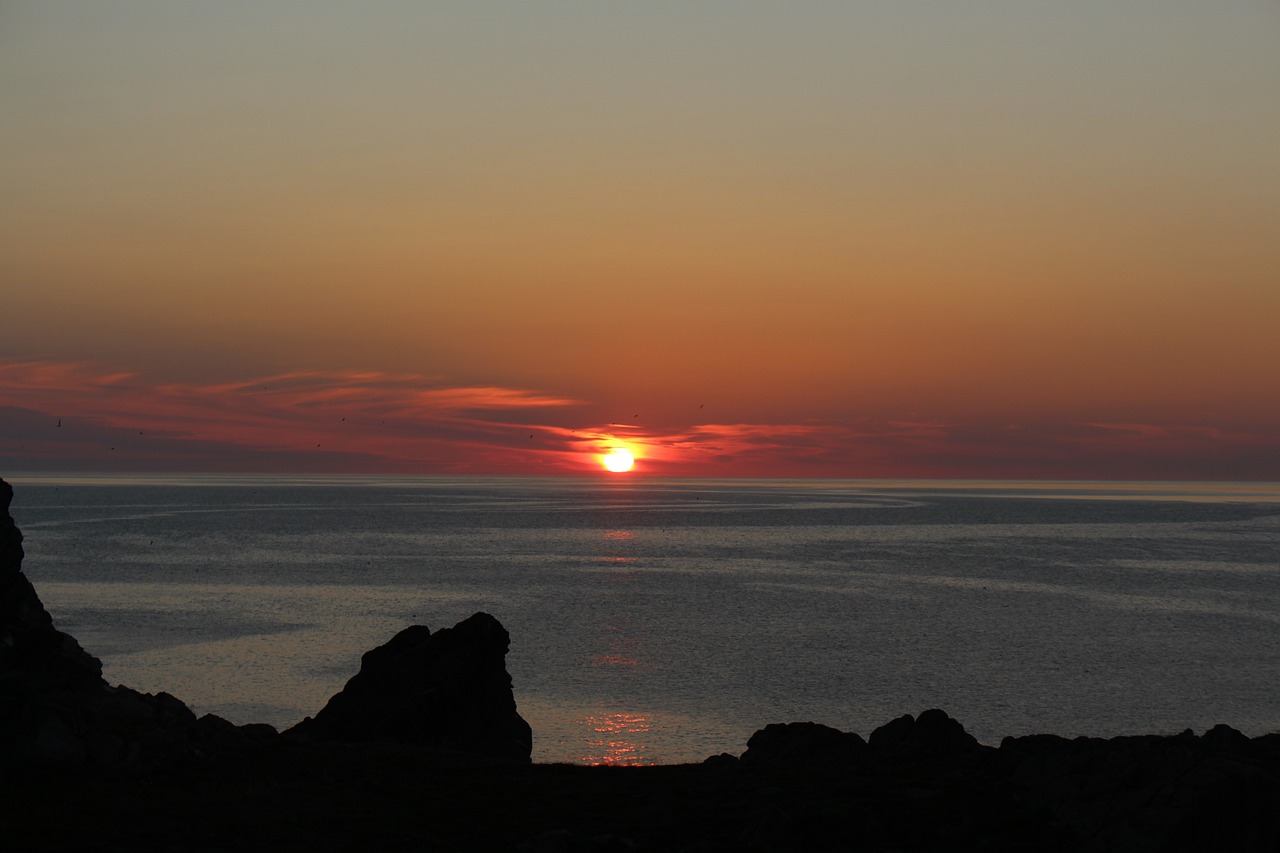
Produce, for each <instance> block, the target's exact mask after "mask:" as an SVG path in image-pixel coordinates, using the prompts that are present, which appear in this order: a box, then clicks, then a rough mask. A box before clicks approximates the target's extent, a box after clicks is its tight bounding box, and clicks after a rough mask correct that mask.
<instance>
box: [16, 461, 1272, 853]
mask: <svg viewBox="0 0 1280 853" xmlns="http://www.w3.org/2000/svg"><path fill="white" fill-rule="evenodd" d="M11 498H12V489H11V488H10V487H9V485H8V484H7V483H4V481H3V480H0V509H3V515H0V802H3V804H4V807H3V808H4V811H3V815H4V824H3V826H4V829H3V838H4V844H5V849H9V850H68V851H69V850H101V851H115V850H122V851H123V850H130V851H134V850H188V851H205V850H246V849H247V850H268V849H270V850H356V849H360V850H370V849H374V850H510V851H528V853H538V851H547V853H551V851H577V850H599V851H667V850H673V851H674V850H687V851H729V850H757V851H791V850H797V851H798V850H806V851H808V850H884V851H889V850H895V851H905V850H968V849H984V850H1064V851H1065V850H1134V851H1141V850H1153V851H1154V850H1161V851H1163V850H1170V851H1175V850H1186V851H1191V850H1248V851H1253V850H1258V851H1277V850H1280V734H1268V735H1263V736H1260V737H1255V738H1249V737H1246V736H1245V735H1243V734H1241V733H1240V732H1238V731H1236V730H1234V729H1232V728H1230V727H1228V726H1225V725H1219V726H1216V727H1214V728H1213V729H1210V730H1209V731H1207V732H1204V733H1203V734H1200V735H1197V734H1195V733H1193V732H1191V731H1187V732H1183V733H1181V734H1178V735H1168V736H1159V735H1148V736H1135V737H1116V738H1109V739H1103V738H1074V739H1066V738H1061V737H1057V736H1054V735H1034V736H1028V737H1019V738H1005V739H1004V741H1003V742H1002V743H1001V744H1000V746H999V747H998V748H996V747H989V746H984V745H982V744H979V743H978V742H977V741H976V740H975V739H974V738H973V737H972V736H970V735H969V734H968V733H967V732H966V731H965V730H964V727H963V726H962V725H961V724H960V723H959V722H957V721H956V720H954V719H952V718H950V717H949V716H948V715H947V714H946V713H944V712H943V711H941V710H937V709H933V710H928V711H925V712H923V713H921V714H919V715H918V716H912V715H904V716H902V717H899V718H898V719H896V720H892V721H889V722H887V723H886V724H885V725H883V726H881V727H880V728H878V729H876V730H875V731H873V732H871V733H870V735H869V736H868V737H867V738H865V739H864V738H863V737H861V736H860V735H858V734H854V733H849V732H840V731H837V730H835V729H832V728H829V727H827V726H823V725H819V724H816V723H811V722H801V723H789V724H774V725H769V726H766V727H765V728H763V729H761V730H760V731H757V732H756V733H755V734H753V735H751V737H750V738H749V739H748V740H747V742H746V749H745V751H744V752H743V753H742V754H741V755H737V756H735V755H728V754H726V755H720V756H713V757H710V758H708V759H707V760H706V761H704V762H702V763H701V764H687V765H673V766H656V767H582V766H573V765H538V764H532V763H530V760H529V756H530V753H531V748H532V734H531V732H530V730H529V726H528V724H527V723H525V721H524V720H523V719H521V718H520V716H519V714H518V713H517V710H516V703H515V699H514V694H513V692H512V685H511V678H510V676H509V675H508V674H507V671H506V667H505V656H506V653H507V648H508V645H509V637H508V635H507V632H506V630H505V629H504V628H503V627H502V625H501V624H500V623H499V622H498V620H497V619H495V618H494V617H492V616H490V615H488V614H476V615H475V616H473V617H471V618H469V619H467V620H464V621H463V622H461V623H459V624H458V625H456V626H454V627H453V628H448V629H442V630H438V631H435V632H432V631H431V630H429V629H428V628H426V627H425V626H411V627H409V628H406V629H405V630H404V631H402V632H400V633H399V634H397V635H396V636H395V637H394V638H392V639H391V640H390V641H389V642H388V643H386V644H384V645H383V646H380V647H378V648H377V649H373V650H371V651H370V652H367V653H366V654H365V655H364V657H363V659H362V662H361V668H360V672H359V673H357V674H356V675H355V676H354V677H353V678H352V679H351V680H350V681H349V682H348V683H347V685H346V687H345V688H344V689H343V691H342V692H340V693H338V694H337V695H335V696H334V697H333V698H332V699H331V700H330V701H329V703H328V704H327V705H326V706H325V708H323V709H322V710H320V711H319V712H318V713H317V714H316V715H315V717H313V718H308V719H307V720H304V721H303V722H302V723H300V724H298V725H297V726H295V727H293V728H292V729H289V730H287V731H285V732H277V731H276V730H275V729H274V728H272V727H270V726H266V725H247V726H236V725H233V724H232V723H230V722H227V721H226V720H222V719H220V718H218V717H216V716H213V715H205V716H203V717H199V718H197V717H196V716H195V715H194V714H193V713H192V712H191V711H190V710H189V709H188V708H187V707H186V706H185V705H184V704H183V703H182V702H181V701H179V700H178V699H176V698H174V697H172V696H169V695H167V694H164V693H161V694H157V695H151V694H144V693H139V692H137V691H134V690H131V689H129V688H127V687H122V686H111V685H108V684H107V683H106V681H105V680H103V678H102V665H101V663H100V662H99V661H98V660H97V659H96V658H94V657H93V656H92V655H90V654H88V653H87V652H85V651H84V650H83V649H81V648H80V645H79V643H78V642H77V641H76V640H75V639H74V638H73V637H71V636H69V635H67V634H65V633H62V632H60V631H58V630H57V629H56V628H55V627H54V624H53V620H52V618H51V617H50V615H49V614H48V612H47V611H46V610H45V609H44V607H43V605H42V604H41V602H40V600H39V597H38V595H37V594H36V591H35V589H34V588H33V587H32V585H31V583H30V582H29V580H28V579H27V578H26V576H25V575H24V574H23V573H22V571H21V563H22V559H23V556H24V555H23V547H22V541H23V539H22V534H21V532H20V531H18V529H17V527H16V526H15V525H14V523H13V519H12V518H11V517H10V516H9V513H8V507H9V504H10V500H11Z"/></svg>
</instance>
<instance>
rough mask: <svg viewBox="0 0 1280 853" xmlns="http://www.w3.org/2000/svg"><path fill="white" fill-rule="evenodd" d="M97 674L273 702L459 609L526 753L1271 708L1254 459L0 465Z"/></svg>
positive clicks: (1267, 522)
mask: <svg viewBox="0 0 1280 853" xmlns="http://www.w3.org/2000/svg"><path fill="white" fill-rule="evenodd" d="M6 479H8V480H9V481H10V482H11V483H13V484H14V486H15V489H16V497H15V501H14V505H13V507H12V509H11V512H12V514H13V516H14V517H15V519H16V520H17V522H18V525H19V527H21V528H22V530H23V532H24V534H25V536H26V550H27V559H26V562H25V569H26V571H27V573H28V575H29V576H30V577H31V579H32V581H33V582H34V583H35V585H36V588H37V591H38V592H39V593H40V595H41V597H42V599H43V600H44V602H45V605H46V607H47V608H48V610H49V611H50V612H51V613H52V614H53V616H54V620H55V622H56V623H57V624H58V626H59V627H60V628H62V629H63V630H66V631H69V632H70V633H72V634H74V635H75V636H76V637H77V638H78V639H79V640H80V642H81V644H82V645H83V646H84V647H85V648H86V649H87V650H89V651H90V652H91V653H93V654H95V655H97V656H98V657H100V658H102V660H103V662H104V664H105V669H106V672H105V674H106V676H107V678H108V680H110V681H112V682H115V683H123V684H128V685H129V686H131V687H134V688H137V689H140V690H145V691H149V692H155V691H159V690H165V691H168V692H170V693H173V694H174V695H176V696H178V697H179V698H181V699H183V700H184V701H186V702H187V703H188V704H189V705H191V706H192V708H193V709H194V710H196V711H197V712H198V713H204V712H213V713H216V714H219V715H221V716H223V717H226V718H228V719H230V720H233V721H235V722H240V723H244V722H268V723H272V724H274V725H276V726H279V727H285V726H288V725H291V724H293V723H295V722H297V721H298V720H299V719H301V718H302V717H303V716H305V715H307V714H313V713H315V712H316V711H317V710H318V709H319V708H320V707H322V706H323V704H324V702H325V701H326V700H327V699H328V697H329V696H330V695H331V694H333V693H334V692H336V691H337V690H338V689H340V688H341V687H342V685H343V684H344V683H345V682H346V680H347V679H348V678H349V677H350V676H351V675H352V674H354V673H355V671H356V670H357V668H358V666H359V659H360V655H361V653H362V652H364V651H366V650H367V649H369V648H372V647H373V646H375V645H378V644H380V643H383V642H385V641H386V640H387V639H389V638H390V637H391V636H392V635H393V634H394V633H395V632H396V631H398V630H400V629H401V628H403V627H404V626H406V625H408V624H411V623H420V624H426V625H429V626H430V627H431V628H432V629H433V630H434V629H437V628H442V627H448V626H451V625H453V624H455V623H456V622H458V621H460V620H462V619H464V618H466V617H467V616H469V615H470V614H472V613H474V612H476V611H478V610H484V611H488V612H489V613H492V614H494V615H495V616H497V617H498V618H499V619H500V620H501V621H502V622H503V624H504V625H506V626H507V628H508V630H509V631H510V632H511V636H512V644H511V652H510V655H509V656H508V659H507V663H508V669H509V670H510V671H511V674H512V676H513V680H514V686H515V694H516V701H517V704H518V705H519V709H520V712H521V714H523V715H524V717H525V718H526V719H527V720H528V721H529V722H530V724H531V725H532V726H533V730H534V738H535V741H534V759H535V760H536V761H544V762H545V761H571V762H618V763H626V762H645V763H648V762H658V763H674V762H681V761H699V760H701V759H703V758H705V757H706V756H708V755H712V754H715V753H719V752H733V753H739V752H741V751H742V750H743V749H744V748H745V744H746V740H747V738H748V737H749V736H750V734H751V733H752V732H753V731H754V730H755V729H757V728H759V727H761V726H763V725H765V724H766V723H770V722H785V721H792V720H814V721H817V722H822V723H826V724H829V725H833V726H836V727H838V728H842V729H845V730H849V731H857V732H859V733H861V734H863V735H866V734H867V733H869V732H870V730H871V729H872V728H874V727H876V726H878V725H880V724H882V723H884V722H886V721H887V720H889V719H891V718H893V717H895V716H898V715H900V714H903V713H919V712H920V711H922V710H924V709H926V708H930V707H941V708H944V709H946V710H947V711H948V712H949V713H951V714H952V715H953V716H955V717H957V718H958V719H960V720H961V721H962V722H963V723H964V724H965V725H966V727H967V728H968V729H969V730H970V731H971V732H973V733H974V734H975V735H976V736H977V737H978V738H979V739H980V740H983V741H985V742H989V743H994V742H997V741H998V739H999V738H1000V737H1001V736H1003V735H1006V734H1026V733H1031V732H1041V731H1053V732H1057V733H1060V734H1065V735H1075V734H1094V735H1113V734H1124V733H1138V732H1173V731H1179V730H1181V729H1184V728H1188V727H1190V728H1194V729H1196V730H1197V731H1199V730H1202V729H1205V728H1208V727H1209V726H1211V725H1213V724H1214V723H1218V722H1226V723H1230V724H1231V725H1234V726H1236V727H1237V728H1240V729H1241V730H1243V731H1244V732H1246V733H1247V734H1261V733H1263V732H1268V731H1277V730H1280V690H1278V689H1277V686H1276V685H1277V675H1278V674H1280V487H1276V486H1272V485H1237V486H1233V485H1221V486H1205V485H1196V486H1179V485H1167V484H1165V485H1152V484H1128V485H1118V486H1117V485H1113V486H1103V485H1100V484H1071V485H1068V484H1059V485H1056V486H1054V485H1044V484H1041V485H1036V486H1031V485H1027V484H1021V485H1019V484H999V483H918V482H917V483H912V482H900V483H869V482H819V481H785V482H783V481H715V482H709V481H669V482H658V481H653V480H642V479H632V478H627V477H619V478H615V479H590V480H587V479H583V480H573V479H545V480H539V479H434V478H432V479H386V480H372V479H353V478H307V479H302V478H292V479H290V478H265V477H258V478H253V477H239V478H225V477H224V478H216V477H204V478H200V477H186V478H180V479H178V478H169V479H163V478H146V477H137V478H118V477H117V478H107V477H103V478H84V477H81V478H76V477H65V476H59V477H38V476H25V477H24V476H11V477H7V478H6Z"/></svg>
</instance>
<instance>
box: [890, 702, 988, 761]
mask: <svg viewBox="0 0 1280 853" xmlns="http://www.w3.org/2000/svg"><path fill="white" fill-rule="evenodd" d="M867 746H868V748H869V750H870V752H871V754H872V755H874V756H875V757H877V758H887V759H894V760H899V759H908V760H915V759H922V760H932V759H942V758H957V757H960V756H964V755H971V754H975V753H978V752H980V751H982V750H983V749H985V747H983V746H982V745H981V744H980V743H978V740H977V738H975V737H974V736H973V735H971V734H969V733H968V732H966V731H965V730H964V726H963V725H961V724H960V722H959V721H958V720H955V719H953V718H951V717H949V716H947V713H946V712H945V711H941V710H939V709H937V708H933V709H930V710H928V711H925V712H924V713H922V714H921V715H920V716H919V717H912V716H911V715H910V714H903V715H902V716H901V717H898V718H897V719H896V720H891V721H890V722H888V723H885V724H884V725H883V726H881V727H880V728H878V729H876V730H875V731H873V732H872V733H871V737H870V738H868V739H867Z"/></svg>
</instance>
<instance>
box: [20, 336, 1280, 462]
mask: <svg viewBox="0 0 1280 853" xmlns="http://www.w3.org/2000/svg"><path fill="white" fill-rule="evenodd" d="M596 411H597V407H595V406H594V405H593V404H592V402H591V401H587V400H580V399H577V398H574V397H570V396H565V395H559V394H555V393H550V392H545V391H540V390H535V389H526V388H511V387H505V386H500V385H459V384H452V383H449V382H448V381H446V380H444V379H442V378H441V377H432V376H425V375H418V374H391V373H380V372H371V371H335V372H323V371H306V372H294V373H286V374H278V375H272V376H266V377H260V378H256V379H251V380H244V381H237V382H224V383H210V384H196V383H175V382H157V381H150V380H148V379H147V378H146V377H144V376H142V375H140V374H136V373H131V372H125V371H120V370H116V369H112V368H109V367H103V366H101V365H95V364H91V363H83V362H80V363H57V362H37V361H0V464H2V465H4V466H8V467H11V468H22V469H26V470H33V469H39V468H48V469H57V470H118V471H124V470H173V471H181V470H214V471H222V470H236V471H297V472H317V473H320V472H368V473H394V472H400V473H468V472H469V473H493V474H503V473H505V474H536V473H544V474H563V473H588V472H599V471H600V470H601V468H600V464H599V456H600V455H601V454H603V453H606V452H608V451H609V450H610V449H613V448H615V447H624V448H626V449H628V450H630V451H631V452H632V453H633V454H634V455H635V457H636V459H637V464H636V471H637V472H638V473H643V474H649V475H662V476H711V477H724V476H760V477H764V476H784V477H786V476H790V477H849V478H874V477H962V478H987V479H995V478H1031V479H1034V478H1053V479H1201V480H1203V479H1222V480H1280V436H1278V435H1277V434H1276V433H1274V432H1267V431H1265V430H1263V431H1253V432H1250V431H1244V430H1236V431H1232V430H1228V429H1226V428H1224V427H1211V426H1198V425H1176V424H1175V425H1160V424H1143V423H1108V422H1091V423H1035V424H1016V423H943V422H929V421H919V420H881V421H874V420H871V419H862V420H858V421H856V422H853V423H834V422H825V421H824V422H817V421H815V422H806V423H785V422H784V423H687V424H674V425H667V426H664V427H659V428H655V427H650V426H648V425H645V424H642V423H638V422H631V423H610V422H607V421H594V422H593V415H594V414H595V413H596Z"/></svg>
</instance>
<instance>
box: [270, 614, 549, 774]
mask: <svg viewBox="0 0 1280 853" xmlns="http://www.w3.org/2000/svg"><path fill="white" fill-rule="evenodd" d="M510 642H511V639H510V636H509V635H508V634H507V629H506V628H504V627H502V623H500V622H499V621H498V620H497V619H495V618H494V617H492V616H490V615H489V614H487V613H477V614H475V615H474V616H471V617H470V618H468V619H465V620H463V621H462V622H459V623H458V624H457V625H455V626H453V627H452V628H444V629H441V630H440V631H437V632H436V633H435V634H432V633H431V630H430V629H429V628H427V627H426V626H424V625H414V626H411V627H409V628H405V629H404V630H403V631H401V632H400V633H399V634H397V635H396V636H394V637H392V638H391V640H390V641H389V642H387V643H386V644H385V645H382V646H379V647H378V648H376V649H373V650H371V651H368V652H365V654H364V656H363V657H362V658H361V661H360V671H359V672H358V673H356V675H355V676H353V677H352V678H351V680H350V681H348V682H347V685H346V687H344V688H343V689H342V691H341V692H340V693H337V694H335V695H334V696H333V698H331V699H330V700H329V702H328V704H327V705H325V707H324V708H323V709H322V710H321V711H320V713H318V714H316V716H315V717H314V718H312V717H308V718H307V719H305V720H303V721H302V722H301V723H299V724H298V725H296V726H294V727H293V728H292V729H289V730H288V731H287V732H286V734H287V735H290V736H292V737H296V738H301V739H307V740H332V741H344V742H368V741H397V742H402V743H414V744H422V745H427V746H432V747H437V748H440V749H444V750H450V751H455V752H464V753H469V754H473V755H483V756H488V757H491V758H496V759H502V760H512V761H519V762H528V761H529V759H530V755H531V753H532V750H533V733H532V731H531V729H530V728H529V724H528V723H526V722H525V721H524V719H523V718H522V717H521V716H520V714H519V713H517V711H516V702H515V696H514V694H513V693H512V690H511V676H510V675H509V674H508V673H507V669H506V655H507V650H508V648H509V646H510Z"/></svg>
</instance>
